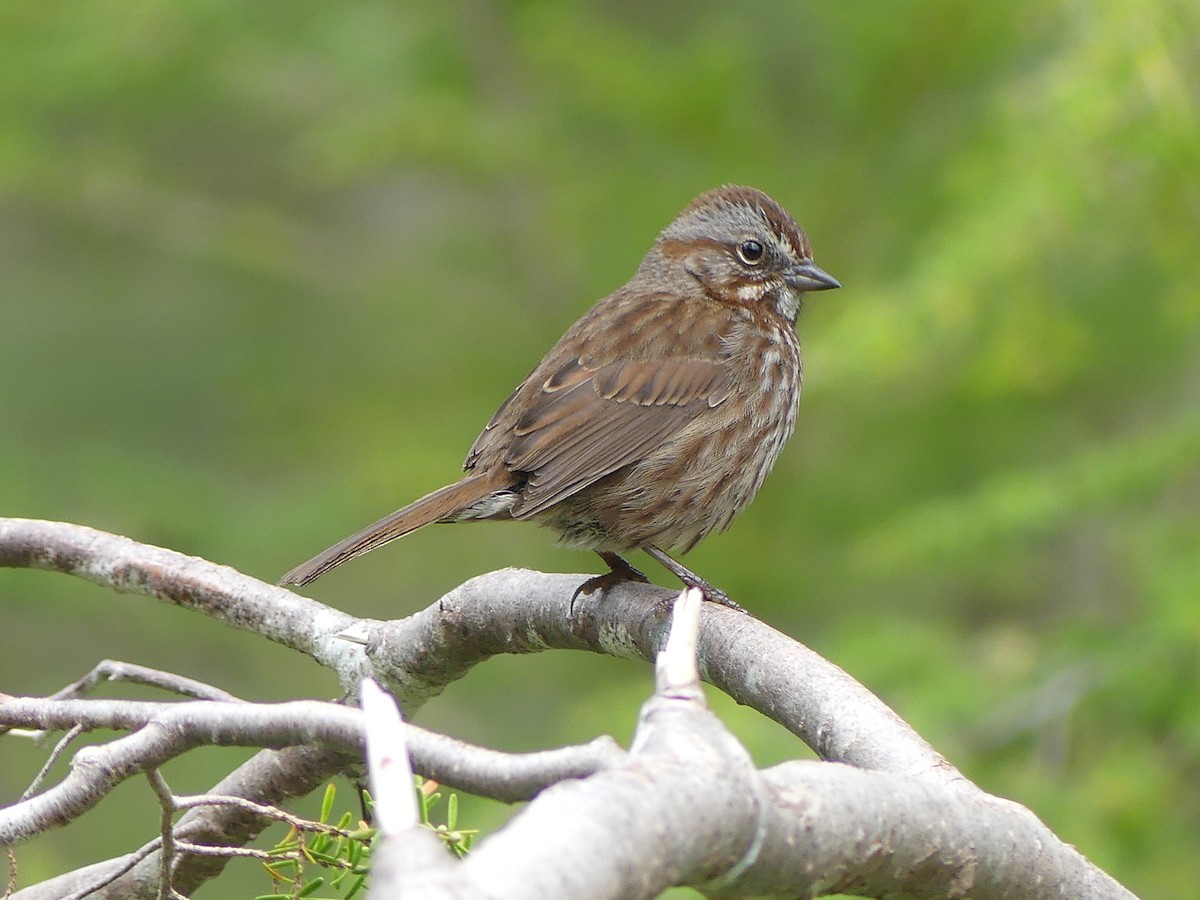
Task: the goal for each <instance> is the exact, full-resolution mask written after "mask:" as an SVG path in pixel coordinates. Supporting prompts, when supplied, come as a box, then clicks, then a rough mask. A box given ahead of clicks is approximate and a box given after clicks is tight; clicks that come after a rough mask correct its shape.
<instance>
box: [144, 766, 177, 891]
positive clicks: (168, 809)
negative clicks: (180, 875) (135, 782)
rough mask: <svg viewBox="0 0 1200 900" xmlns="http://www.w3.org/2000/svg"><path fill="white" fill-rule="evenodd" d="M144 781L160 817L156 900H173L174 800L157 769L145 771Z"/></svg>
mask: <svg viewBox="0 0 1200 900" xmlns="http://www.w3.org/2000/svg"><path fill="white" fill-rule="evenodd" d="M145 774H146V780H147V781H149V782H150V787H151V788H152V789H153V790H154V793H155V794H156V795H157V796H158V802H159V806H160V807H161V809H162V816H161V817H160V819H159V826H158V827H159V834H160V835H161V837H162V853H160V854H159V860H158V900H174V898H175V897H176V896H177V893H176V891H175V889H174V888H173V887H171V880H172V879H171V870H172V869H173V868H174V864H175V821H174V815H175V799H174V797H172V796H171V788H170V787H169V786H168V785H167V781H166V779H165V778H163V777H162V773H161V772H159V771H158V769H147V770H146V773H145Z"/></svg>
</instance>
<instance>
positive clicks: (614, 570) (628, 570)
mask: <svg viewBox="0 0 1200 900" xmlns="http://www.w3.org/2000/svg"><path fill="white" fill-rule="evenodd" d="M596 555H597V556H599V557H600V558H601V559H602V560H604V561H605V562H606V563H607V564H608V569H609V570H608V571H607V572H605V573H604V574H603V575H597V576H596V577H595V578H589V579H588V580H587V581H585V582H584V583H583V584H581V585H580V586H579V587H577V588H575V593H574V594H572V595H571V608H570V611H571V612H572V613H574V612H575V601H576V600H578V599H579V596H580V595H581V594H583V595H585V596H586V595H587V594H592V593H595V592H596V591H606V590H608V589H609V588H610V587H613V586H614V585H617V584H620V583H621V582H622V581H640V582H641V583H642V584H649V583H650V579H649V578H647V577H646V576H645V575H644V574H643V573H642V572H639V571H638V570H637V569H635V568H634V567H633V566H631V565H630V564H629V563H627V562H626V561H625V560H624V558H622V557H621V556H618V555H617V554H616V553H610V552H609V551H607V550H597V551H596Z"/></svg>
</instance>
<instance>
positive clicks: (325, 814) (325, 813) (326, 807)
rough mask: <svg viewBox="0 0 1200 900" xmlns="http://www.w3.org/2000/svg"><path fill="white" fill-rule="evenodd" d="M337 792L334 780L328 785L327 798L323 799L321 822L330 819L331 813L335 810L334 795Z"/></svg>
mask: <svg viewBox="0 0 1200 900" xmlns="http://www.w3.org/2000/svg"><path fill="white" fill-rule="evenodd" d="M336 793H337V790H336V788H334V786H333V782H332V781H331V782H330V783H329V784H328V785H326V787H325V799H323V800H322V801H321V818H320V821H321V822H328V821H329V815H330V813H332V812H333V797H334V795H335V794H336Z"/></svg>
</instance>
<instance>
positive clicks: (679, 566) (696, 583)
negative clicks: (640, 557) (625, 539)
mask: <svg viewBox="0 0 1200 900" xmlns="http://www.w3.org/2000/svg"><path fill="white" fill-rule="evenodd" d="M642 549H643V550H645V551H646V553H647V554H649V555H650V556H651V557H653V558H654V559H655V560H657V561H658V562H660V563H662V565H663V566H664V567H666V568H667V570H668V571H670V573H671V574H672V575H674V576H675V577H676V578H678V579H679V580H680V581H682V582H683V584H684V586H685V587H690V588H696V589H698V590H699V591H700V592H701V593H702V594H704V599H705V600H711V601H712V602H713V603H720V604H721V605H722V606H728V607H729V608H730V609H736V610H737V611H738V612H745V611H746V610H745V609H744V608H743V607H742V606H740V605H739V604H737V603H735V602H734V601H733V600H731V599H729V595H728V594H726V593H725V592H724V591H723V590H721V589H720V588H715V587H713V586H712V585H711V584H709V583H708V582H707V581H705V580H704V579H703V578H701V577H700V576H699V575H697V574H696V573H695V572H693V571H692V570H691V569H689V568H688V567H687V566H685V565H684V564H683V563H681V562H679V561H678V560H676V559H674V558H672V557H670V556H668V555H667V554H666V553H665V552H663V551H662V550H660V549H659V548H658V547H655V546H654V545H653V544H646V545H645V546H644V547H642Z"/></svg>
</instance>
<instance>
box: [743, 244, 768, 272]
mask: <svg viewBox="0 0 1200 900" xmlns="http://www.w3.org/2000/svg"><path fill="white" fill-rule="evenodd" d="M766 252H767V251H766V248H764V247H763V245H762V244H760V243H759V242H758V241H755V240H746V241H742V243H741V245H740V246H739V247H738V249H737V255H738V259H740V260H741V261H742V262H744V263H745V264H746V265H748V266H757V265H758V264H759V263H760V262H762V259H763V256H764V255H765V254H766Z"/></svg>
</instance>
